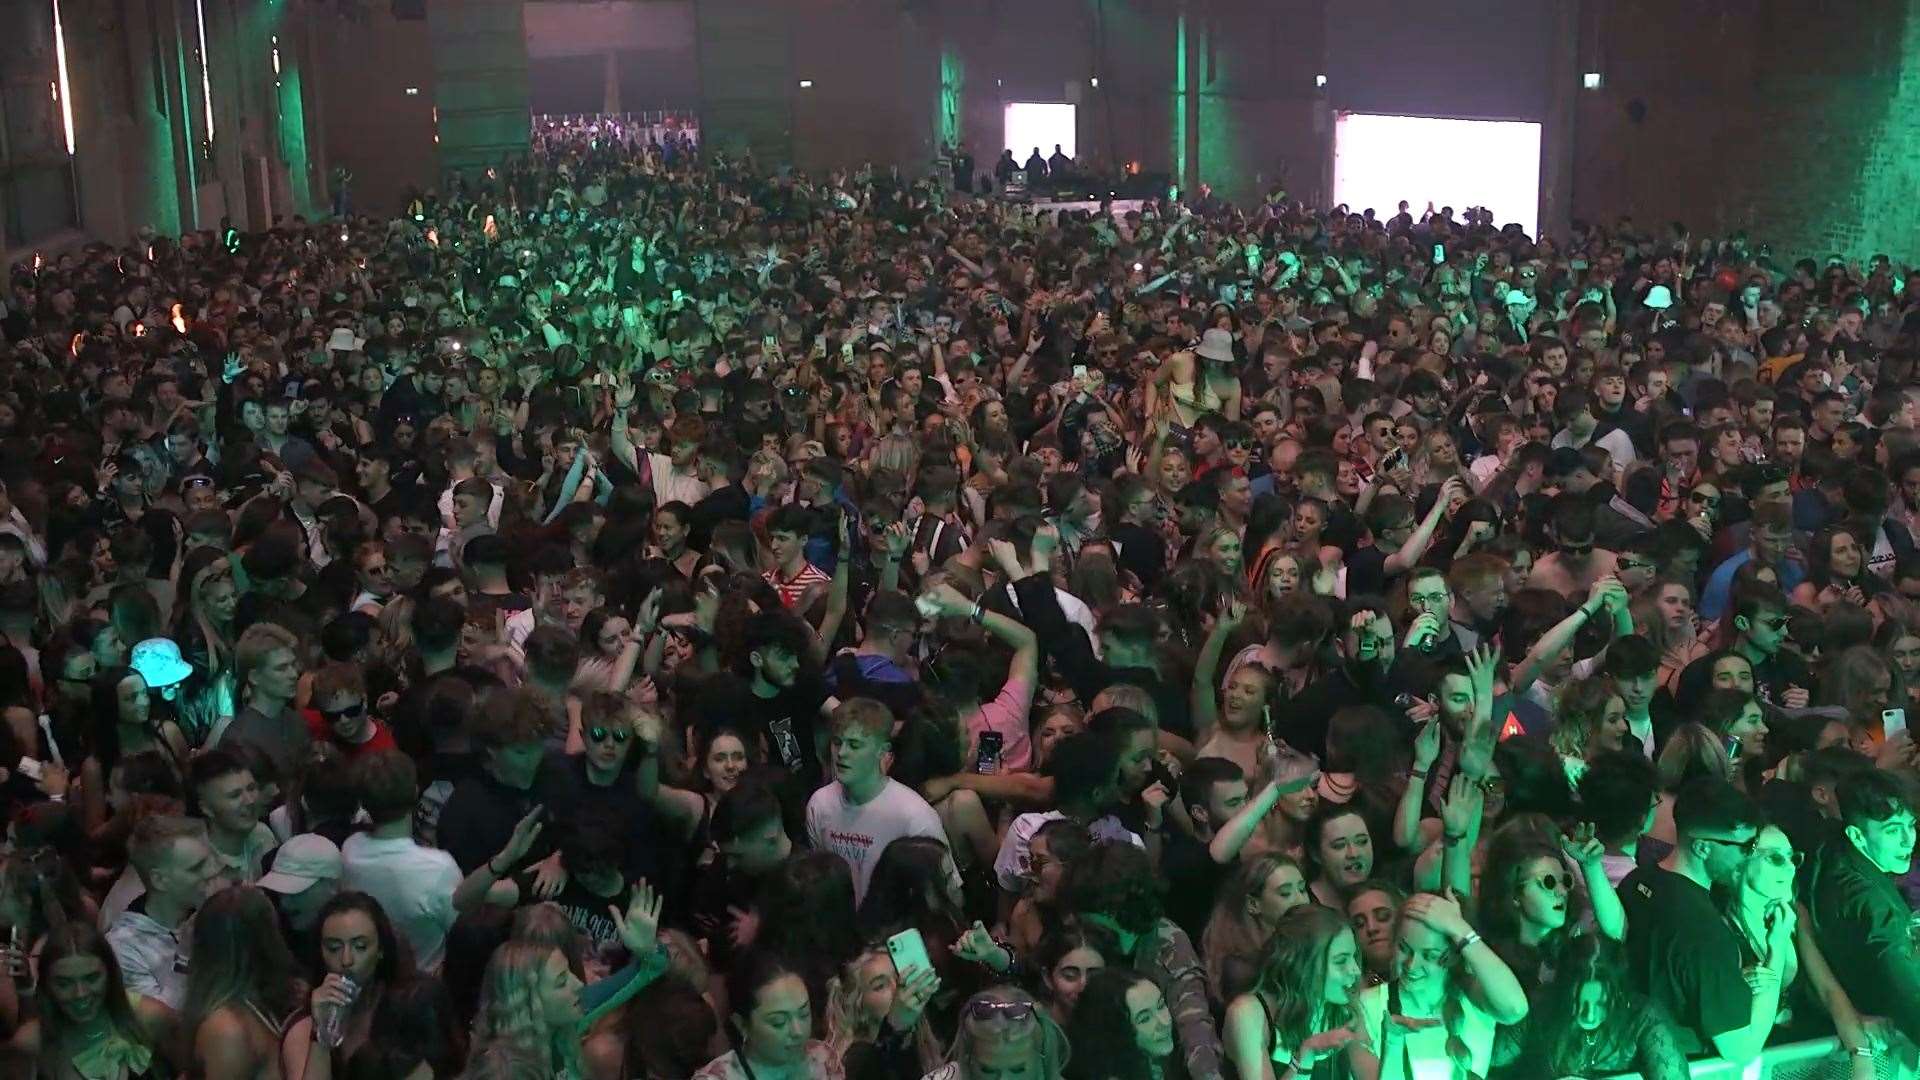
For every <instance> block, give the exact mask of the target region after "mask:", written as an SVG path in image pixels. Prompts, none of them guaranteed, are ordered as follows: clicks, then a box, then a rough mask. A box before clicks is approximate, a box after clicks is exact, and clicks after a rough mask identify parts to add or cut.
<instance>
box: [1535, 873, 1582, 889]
mask: <svg viewBox="0 0 1920 1080" xmlns="http://www.w3.org/2000/svg"><path fill="white" fill-rule="evenodd" d="M1534 880H1535V881H1538V882H1539V883H1540V887H1541V888H1543V889H1545V890H1547V891H1548V892H1559V891H1560V887H1561V886H1563V885H1564V886H1566V888H1567V891H1568V892H1572V891H1573V875H1572V874H1541V875H1540V876H1539V877H1538V878H1535V879H1534Z"/></svg>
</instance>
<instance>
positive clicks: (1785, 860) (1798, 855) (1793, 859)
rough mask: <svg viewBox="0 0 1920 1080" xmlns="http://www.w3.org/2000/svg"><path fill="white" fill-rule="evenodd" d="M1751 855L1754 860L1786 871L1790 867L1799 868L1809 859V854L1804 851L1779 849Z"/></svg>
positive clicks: (1755, 852) (1769, 849) (1756, 852)
mask: <svg viewBox="0 0 1920 1080" xmlns="http://www.w3.org/2000/svg"><path fill="white" fill-rule="evenodd" d="M1751 854H1752V856H1753V857H1754V858H1756V859H1759V860H1761V861H1762V862H1765V863H1767V864H1768V865H1769V866H1773V867H1775V868H1777V869H1780V870H1785V869H1786V868H1787V867H1789V866H1792V867H1798V866H1799V865H1800V864H1801V863H1803V862H1805V861H1806V859H1807V853H1806V852H1804V851H1781V850H1780V849H1779V848H1768V849H1767V850H1765V851H1757V850H1756V851H1754V852H1752V853H1751Z"/></svg>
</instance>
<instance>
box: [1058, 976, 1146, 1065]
mask: <svg viewBox="0 0 1920 1080" xmlns="http://www.w3.org/2000/svg"><path fill="white" fill-rule="evenodd" d="M1142 984H1145V985H1147V986H1152V985H1154V983H1153V980H1152V979H1149V978H1147V977H1146V976H1145V975H1142V974H1140V973H1138V972H1136V971H1132V970H1129V969H1127V968H1123V967H1110V968H1102V969H1101V970H1099V971H1097V972H1095V973H1094V974H1093V977H1092V978H1090V979H1088V980H1087V988H1086V989H1085V990H1082V991H1081V992H1080V1002H1079V1004H1077V1005H1075V1006H1074V1008H1073V1016H1072V1017H1071V1018H1070V1019H1069V1021H1068V1027H1067V1041H1068V1044H1069V1045H1071V1046H1073V1047H1074V1048H1075V1049H1076V1050H1077V1051H1078V1053H1077V1054H1076V1056H1075V1059H1074V1062H1073V1071H1072V1073H1071V1074H1069V1075H1071V1076H1074V1077H1076V1078H1080V1080H1151V1077H1153V1075H1154V1069H1153V1063H1152V1062H1151V1061H1149V1060H1148V1059H1147V1055H1146V1052H1145V1051H1143V1050H1141V1049H1140V1044H1139V1042H1138V1041H1137V1040H1136V1039H1135V1038H1134V1037H1133V1010H1132V1009H1130V1008H1128V1007H1127V994H1128V992H1130V991H1131V990H1133V988H1134V987H1136V986H1140V985H1142Z"/></svg>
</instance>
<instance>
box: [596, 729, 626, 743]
mask: <svg viewBox="0 0 1920 1080" xmlns="http://www.w3.org/2000/svg"><path fill="white" fill-rule="evenodd" d="M630 735H631V733H630V732H628V731H627V730H626V729H625V728H606V727H596V728H589V729H588V730H587V738H589V739H592V740H593V741H594V742H606V741H607V740H608V739H612V740H613V741H614V742H615V743H616V744H621V743H625V742H626V741H627V739H628V738H629V737H630Z"/></svg>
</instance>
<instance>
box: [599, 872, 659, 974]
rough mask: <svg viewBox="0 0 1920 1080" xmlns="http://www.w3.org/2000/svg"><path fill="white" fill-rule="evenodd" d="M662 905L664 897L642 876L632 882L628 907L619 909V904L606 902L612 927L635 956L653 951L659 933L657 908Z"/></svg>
mask: <svg viewBox="0 0 1920 1080" xmlns="http://www.w3.org/2000/svg"><path fill="white" fill-rule="evenodd" d="M665 905H666V897H665V896H663V895H661V894H659V893H656V892H654V891H653V886H651V885H649V884H647V881H646V879H645V878H641V879H640V880H639V881H636V882H634V884H633V895H632V896H631V897H629V898H628V900H627V910H625V911H621V910H620V906H619V905H618V904H608V905H607V913H608V914H610V915H612V916H613V924H614V929H615V930H616V932H618V933H619V935H620V941H621V943H622V944H624V945H625V946H626V947H627V951H628V952H630V953H633V954H634V955H636V956H638V955H640V954H642V953H647V952H651V951H653V948H654V945H655V943H656V941H657V940H658V938H659V934H660V909H661V908H662V907H664V906H665Z"/></svg>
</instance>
